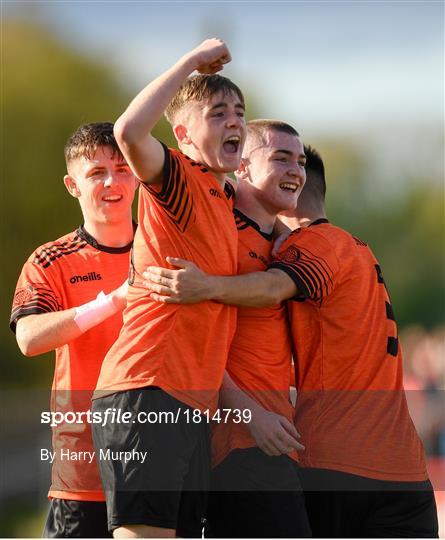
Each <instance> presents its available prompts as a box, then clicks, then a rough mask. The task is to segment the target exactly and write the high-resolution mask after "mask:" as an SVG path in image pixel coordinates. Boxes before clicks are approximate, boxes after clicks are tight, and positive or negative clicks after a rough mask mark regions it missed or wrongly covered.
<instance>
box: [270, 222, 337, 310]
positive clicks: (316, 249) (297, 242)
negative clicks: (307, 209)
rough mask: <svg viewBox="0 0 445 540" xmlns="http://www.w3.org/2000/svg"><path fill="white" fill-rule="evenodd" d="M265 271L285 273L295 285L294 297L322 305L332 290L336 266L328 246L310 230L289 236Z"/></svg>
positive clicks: (327, 243)
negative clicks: (296, 292) (295, 293)
mask: <svg viewBox="0 0 445 540" xmlns="http://www.w3.org/2000/svg"><path fill="white" fill-rule="evenodd" d="M269 268H277V269H279V270H282V271H283V272H285V273H286V274H287V275H288V276H289V277H290V278H291V279H292V280H293V282H294V283H295V285H296V287H297V289H298V294H297V296H296V297H295V298H294V299H295V300H298V299H301V298H304V299H308V300H312V301H314V302H317V303H322V302H323V301H324V300H325V299H326V298H327V297H328V296H329V295H330V294H331V293H332V291H333V289H334V287H335V281H336V275H337V273H338V269H339V264H338V259H337V255H336V253H335V251H334V249H333V246H332V245H331V243H330V242H329V241H328V240H327V239H325V238H324V237H323V236H322V235H320V234H318V233H317V232H313V231H311V230H310V229H303V230H299V231H298V232H294V233H292V234H291V235H290V236H289V238H288V239H287V241H286V242H285V243H284V244H283V246H282V248H281V250H280V251H279V253H278V255H277V256H276V258H275V260H274V261H273V262H272V263H271V264H270V265H269Z"/></svg>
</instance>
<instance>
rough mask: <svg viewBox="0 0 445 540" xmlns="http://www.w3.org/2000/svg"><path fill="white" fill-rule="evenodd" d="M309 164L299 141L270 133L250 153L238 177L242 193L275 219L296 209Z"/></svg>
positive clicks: (276, 133) (253, 145) (278, 132)
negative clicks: (247, 194) (274, 216)
mask: <svg viewBox="0 0 445 540" xmlns="http://www.w3.org/2000/svg"><path fill="white" fill-rule="evenodd" d="M248 144H249V141H248ZM305 163H306V156H305V154H304V147H303V143H302V142H301V140H300V139H299V137H297V136H295V135H291V134H289V133H285V132H282V131H278V130H275V129H268V130H266V131H265V132H264V134H263V136H262V141H259V140H258V144H257V143H256V140H255V141H253V143H252V145H251V146H250V148H248V149H247V154H246V155H245V158H243V164H242V167H241V173H237V176H238V178H239V179H240V181H241V182H240V188H239V189H240V190H248V191H249V193H250V195H251V196H253V197H254V198H255V199H256V200H257V201H258V202H259V203H260V204H261V205H262V206H263V207H264V209H266V210H267V211H268V213H269V214H271V215H274V214H278V213H279V212H281V211H283V210H288V209H293V208H295V207H296V206H297V201H298V197H299V195H300V193H301V191H302V189H303V187H304V184H305V182H306V172H305V169H304V165H305Z"/></svg>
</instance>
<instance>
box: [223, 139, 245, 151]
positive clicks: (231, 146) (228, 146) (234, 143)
mask: <svg viewBox="0 0 445 540" xmlns="http://www.w3.org/2000/svg"><path fill="white" fill-rule="evenodd" d="M240 143H241V137H240V136H239V135H231V136H230V137H227V139H225V140H224V142H223V148H224V151H225V152H227V154H236V153H238V150H239V148H240Z"/></svg>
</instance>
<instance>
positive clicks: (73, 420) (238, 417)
mask: <svg viewBox="0 0 445 540" xmlns="http://www.w3.org/2000/svg"><path fill="white" fill-rule="evenodd" d="M184 420H185V422H186V423H188V424H189V423H194V424H200V423H201V422H206V423H210V422H216V423H217V424H227V423H229V422H233V423H234V424H249V423H250V422H251V420H252V411H251V410H250V409H217V410H216V411H215V412H211V411H210V410H209V409H206V410H204V411H200V410H199V409H188V408H185V409H181V408H180V407H179V408H178V409H177V410H176V411H175V412H173V411H139V412H137V413H134V412H131V411H125V410H122V409H115V408H108V409H105V411H94V412H93V411H91V410H90V409H89V410H87V411H66V412H61V411H43V412H42V413H41V414H40V423H41V424H49V425H50V426H51V427H58V426H60V425H62V424H100V425H101V426H106V425H107V424H132V423H133V424H136V423H138V424H178V423H179V422H183V421H184Z"/></svg>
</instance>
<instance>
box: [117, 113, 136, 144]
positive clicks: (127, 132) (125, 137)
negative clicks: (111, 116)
mask: <svg viewBox="0 0 445 540" xmlns="http://www.w3.org/2000/svg"><path fill="white" fill-rule="evenodd" d="M113 134H114V138H115V139H116V142H117V144H118V145H119V148H120V149H121V150H123V149H125V147H127V146H131V145H132V144H135V141H136V138H137V137H136V134H135V130H134V129H133V127H132V125H131V123H130V122H129V121H128V120H126V119H125V115H123V116H120V117H119V118H118V119H117V120H116V123H115V124H114V128H113Z"/></svg>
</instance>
